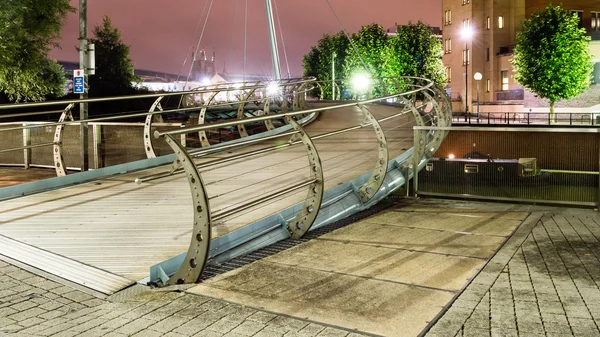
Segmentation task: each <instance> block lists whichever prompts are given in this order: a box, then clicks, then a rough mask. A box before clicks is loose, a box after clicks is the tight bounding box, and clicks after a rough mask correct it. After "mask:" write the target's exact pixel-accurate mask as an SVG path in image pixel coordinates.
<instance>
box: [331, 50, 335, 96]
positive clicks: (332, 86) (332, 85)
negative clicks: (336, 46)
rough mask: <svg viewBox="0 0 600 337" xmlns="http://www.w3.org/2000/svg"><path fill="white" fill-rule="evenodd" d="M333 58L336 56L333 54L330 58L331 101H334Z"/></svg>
mask: <svg viewBox="0 0 600 337" xmlns="http://www.w3.org/2000/svg"><path fill="white" fill-rule="evenodd" d="M335 57H336V54H335V52H333V55H332V56H331V99H332V100H334V101H335Z"/></svg>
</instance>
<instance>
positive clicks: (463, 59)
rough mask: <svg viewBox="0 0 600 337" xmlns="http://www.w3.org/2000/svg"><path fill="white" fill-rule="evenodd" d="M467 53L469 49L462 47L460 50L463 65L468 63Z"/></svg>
mask: <svg viewBox="0 0 600 337" xmlns="http://www.w3.org/2000/svg"><path fill="white" fill-rule="evenodd" d="M469 54H470V51H469V49H467V50H464V49H463V52H462V61H463V66H464V65H467V64H469Z"/></svg>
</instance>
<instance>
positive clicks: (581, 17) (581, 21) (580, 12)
mask: <svg viewBox="0 0 600 337" xmlns="http://www.w3.org/2000/svg"><path fill="white" fill-rule="evenodd" d="M570 12H571V14H573V15H577V17H578V18H579V28H583V11H580V10H572V11H570Z"/></svg>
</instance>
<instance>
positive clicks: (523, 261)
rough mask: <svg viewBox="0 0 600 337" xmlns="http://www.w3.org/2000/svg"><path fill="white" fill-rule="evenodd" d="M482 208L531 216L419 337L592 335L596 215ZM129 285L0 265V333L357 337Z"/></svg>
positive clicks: (598, 302)
mask: <svg viewBox="0 0 600 337" xmlns="http://www.w3.org/2000/svg"><path fill="white" fill-rule="evenodd" d="M467 205H469V204H467ZM471 205H475V203H473V204H471ZM482 205H485V204H481V203H478V204H476V205H475V206H473V207H482ZM488 205H489V204H488ZM496 205H498V204H496ZM490 207H492V208H493V207H500V208H502V207H505V208H506V207H508V208H510V210H513V211H514V210H528V211H532V212H533V213H531V215H530V217H529V218H528V219H527V220H526V221H525V222H524V223H523V224H522V225H521V226H520V228H519V229H518V230H517V231H516V232H515V233H514V234H513V235H512V236H511V238H510V239H509V240H508V241H507V242H506V244H505V245H504V246H503V247H502V249H500V250H499V251H498V253H497V254H496V255H495V256H494V257H493V258H492V259H491V260H490V261H489V262H488V264H487V265H486V266H485V267H484V268H483V269H482V271H481V272H480V273H479V274H478V276H477V277H475V278H474V279H473V280H472V282H471V284H470V285H469V286H468V287H467V288H466V289H465V291H464V292H463V293H462V294H461V295H460V296H459V297H458V298H457V299H456V301H454V302H453V303H452V305H451V307H450V308H449V310H448V311H447V312H445V313H444V314H443V315H442V317H441V318H440V319H439V320H438V321H437V322H435V324H434V325H433V326H432V327H431V329H430V330H429V331H428V332H427V334H426V336H428V337H437V336H444V337H446V336H459V337H468V336H550V337H552V336H600V329H599V323H600V215H598V213H596V212H594V211H591V210H576V209H575V210H574V209H563V208H538V207H531V206H511V205H508V206H490ZM484 208H485V207H484ZM136 287H138V289H140V291H137V292H135V293H137V294H136V295H133V294H132V295H126V294H125V295H123V296H121V297H119V296H114V297H111V298H108V299H100V298H97V297H94V296H92V295H90V294H88V293H85V292H82V291H79V290H77V289H75V288H72V287H70V286H66V285H63V284H61V283H58V282H55V281H52V280H49V279H46V278H44V277H41V276H37V275H34V274H32V273H30V272H28V271H25V270H23V269H20V268H18V267H16V266H14V265H11V264H9V263H6V262H2V261H0V336H2V335H10V336H150V337H152V336H203V337H211V336H228V337H230V336H231V337H233V336H258V337H270V336H286V337H293V336H321V337H323V336H347V337H357V336H360V335H359V334H358V333H356V332H351V331H347V330H343V329H337V328H333V327H327V326H324V325H320V324H316V323H314V322H309V321H305V320H299V319H294V318H290V317H285V316H281V315H277V314H274V313H269V312H265V311H261V310H257V309H255V308H249V307H244V306H239V305H235V304H231V303H228V302H225V301H221V300H216V299H212V298H209V297H205V296H199V295H193V294H189V293H186V292H185V290H180V289H176V288H172V289H160V290H151V289H150V288H146V287H142V286H139V285H138V286H136ZM132 293H134V292H132Z"/></svg>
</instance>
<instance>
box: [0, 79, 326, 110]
mask: <svg viewBox="0 0 600 337" xmlns="http://www.w3.org/2000/svg"><path fill="white" fill-rule="evenodd" d="M291 80H295V79H291ZM314 80H315V78H314V77H310V78H307V79H300V80H298V81H291V82H286V80H282V81H259V82H258V83H264V84H270V83H277V84H286V85H287V84H291V83H307V82H311V81H314ZM238 83H247V82H237V83H227V84H229V85H230V87H228V88H223V89H224V90H221V91H237V90H242V89H250V88H254V87H260V86H261V84H256V85H253V86H239V87H236V85H237V84H238ZM253 83H254V82H253ZM215 89H221V88H210V86H205V87H202V89H194V90H188V91H176V92H164V93H151V94H139V95H129V96H110V97H101V98H85V99H70V100H58V101H50V102H30V103H13V104H0V110H7V109H18V108H29V107H40V106H52V105H64V104H71V103H75V104H76V103H95V102H110V101H123V100H128V99H139V98H150V97H159V96H179V95H189V94H199V93H210V92H213V91H215Z"/></svg>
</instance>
